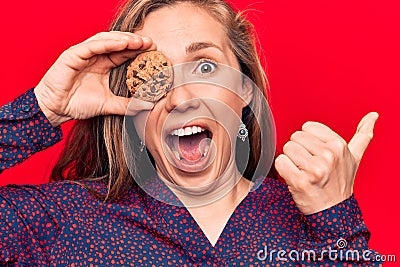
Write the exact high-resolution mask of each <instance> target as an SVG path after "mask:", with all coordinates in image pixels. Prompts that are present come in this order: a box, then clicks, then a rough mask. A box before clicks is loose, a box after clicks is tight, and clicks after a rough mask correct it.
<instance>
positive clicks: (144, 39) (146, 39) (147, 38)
mask: <svg viewBox="0 0 400 267" xmlns="http://www.w3.org/2000/svg"><path fill="white" fill-rule="evenodd" d="M142 39H143V42H151V38H150V37H147V36H143V37H142Z"/></svg>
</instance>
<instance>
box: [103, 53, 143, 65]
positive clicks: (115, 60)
mask: <svg viewBox="0 0 400 267" xmlns="http://www.w3.org/2000/svg"><path fill="white" fill-rule="evenodd" d="M140 52H141V51H139V50H124V51H122V52H113V53H110V54H108V55H107V56H108V58H109V60H110V61H111V62H112V65H113V67H115V66H119V65H121V64H122V63H124V62H125V61H127V60H129V59H132V58H135V57H136V56H137V55H138V54H139V53H140Z"/></svg>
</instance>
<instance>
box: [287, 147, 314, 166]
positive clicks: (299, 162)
mask: <svg viewBox="0 0 400 267" xmlns="http://www.w3.org/2000/svg"><path fill="white" fill-rule="evenodd" d="M283 153H285V155H286V156H287V157H288V158H289V159H290V160H291V161H292V162H293V163H294V164H295V165H296V166H297V167H298V168H299V169H301V170H306V169H307V167H308V165H309V163H310V161H311V159H312V155H311V154H310V153H309V152H308V151H307V150H306V149H305V148H304V147H303V146H302V145H300V144H298V143H296V142H294V141H289V142H287V143H286V144H285V145H284V146H283Z"/></svg>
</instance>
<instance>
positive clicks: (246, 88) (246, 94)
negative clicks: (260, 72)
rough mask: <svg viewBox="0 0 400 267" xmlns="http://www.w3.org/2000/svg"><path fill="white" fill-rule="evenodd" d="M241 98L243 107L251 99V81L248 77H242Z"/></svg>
mask: <svg viewBox="0 0 400 267" xmlns="http://www.w3.org/2000/svg"><path fill="white" fill-rule="evenodd" d="M242 99H243V101H244V105H243V108H244V107H245V106H247V105H249V103H250V102H251V100H253V83H252V81H251V80H250V79H248V78H247V79H243V83H242Z"/></svg>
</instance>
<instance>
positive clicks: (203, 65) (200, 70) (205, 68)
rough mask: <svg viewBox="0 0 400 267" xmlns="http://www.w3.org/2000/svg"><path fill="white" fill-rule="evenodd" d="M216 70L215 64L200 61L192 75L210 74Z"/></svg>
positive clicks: (205, 60)
mask: <svg viewBox="0 0 400 267" xmlns="http://www.w3.org/2000/svg"><path fill="white" fill-rule="evenodd" d="M216 68H217V63H215V62H214V61H211V60H209V59H202V60H200V63H199V64H198V65H197V67H196V69H195V70H194V73H196V74H211V73H213V72H214V71H215V70H216Z"/></svg>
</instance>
